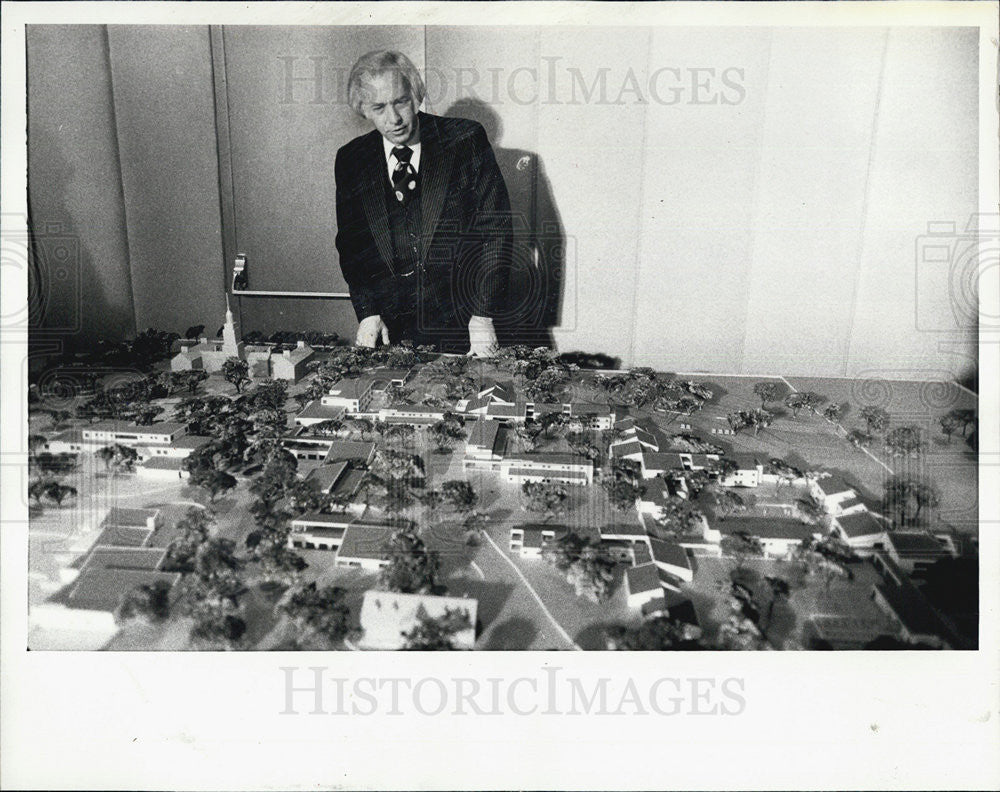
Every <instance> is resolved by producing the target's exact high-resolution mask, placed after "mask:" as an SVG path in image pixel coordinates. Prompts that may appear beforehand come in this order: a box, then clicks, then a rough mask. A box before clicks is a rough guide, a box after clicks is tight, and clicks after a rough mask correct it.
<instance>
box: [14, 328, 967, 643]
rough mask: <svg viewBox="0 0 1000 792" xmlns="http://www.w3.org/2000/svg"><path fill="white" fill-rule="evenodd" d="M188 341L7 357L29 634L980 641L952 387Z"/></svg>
mask: <svg viewBox="0 0 1000 792" xmlns="http://www.w3.org/2000/svg"><path fill="white" fill-rule="evenodd" d="M200 330H201V328H192V329H191V330H189V332H188V334H187V335H188V336H189V337H188V338H181V337H179V336H178V335H177V334H168V333H162V332H157V331H154V330H149V331H147V332H145V333H142V334H140V335H139V336H138V337H137V338H135V339H133V340H131V341H128V342H123V343H119V344H113V345H104V347H103V348H100V349H97V350H95V351H94V352H92V353H89V354H88V355H86V356H72V355H64V356H62V357H61V358H60V359H58V360H49V361H47V362H46V364H45V367H44V368H42V369H41V370H38V371H33V372H31V379H32V384H31V387H30V390H29V394H28V396H29V442H28V446H29V471H30V474H29V478H28V481H27V496H28V508H29V528H28V533H29V645H30V648H31V649H63V648H76V649H79V648H87V649H100V648H104V649H140V650H157V649H164V650H170V649H174V650H176V649H257V650H267V649H281V650H287V649H355V650H362V649H542V650H549V649H728V650H734V649H742V650H746V649H762V650H768V649H862V648H864V649H912V648H935V649H968V648H975V647H976V646H977V645H978V627H979V617H978V570H979V559H978V537H977V530H978V529H977V514H976V509H977V491H976V478H977V476H976V473H977V468H976V464H977V463H976V423H977V414H976V404H977V399H976V396H975V394H974V393H973V392H972V391H969V390H966V389H965V388H963V387H961V386H959V385H957V384H954V383H918V382H892V381H882V380H877V379H869V380H865V381H853V380H849V379H806V378H798V377H789V378H787V379H786V378H784V377H781V376H766V377H763V376H762V377H753V376H722V375H714V374H711V375H709V374H704V375H693V374H692V375H681V374H668V373H662V372H655V371H653V370H651V369H648V368H634V369H631V370H619V369H615V368H613V362H610V361H608V360H607V359H606V358H604V356H601V355H584V354H580V353H577V354H559V353H556V352H554V351H552V350H549V349H545V348H539V349H531V348H527V347H512V348H505V349H501V350H499V351H498V352H497V354H496V356H495V357H493V358H489V359H478V358H468V357H456V356H442V355H438V354H436V353H433V352H431V351H429V350H427V349H416V350H414V349H412V348H408V347H383V348H379V349H364V348H358V347H352V346H345V345H342V344H341V345H338V344H337V343H336V339H335V338H329V337H324V336H322V335H321V334H318V333H308V334H297V333H290V332H289V333H277V334H275V335H274V336H272V337H270V338H269V339H263V338H260V337H259V336H260V334H259V333H255V334H251V335H248V336H247V337H246V338H243V337H242V336H241V334H240V331H239V328H238V326H237V324H236V323H235V322H234V321H233V317H232V314H231V313H228V312H227V317H226V322H225V324H224V326H223V328H222V330H221V332H220V337H219V338H215V339H210V338H207V337H204V336H201V334H200ZM251 336H257V338H256V339H254V338H253V337H251Z"/></svg>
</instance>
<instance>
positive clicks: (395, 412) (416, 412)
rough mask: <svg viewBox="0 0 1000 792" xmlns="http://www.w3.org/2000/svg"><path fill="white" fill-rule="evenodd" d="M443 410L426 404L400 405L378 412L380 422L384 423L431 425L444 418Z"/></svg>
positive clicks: (384, 408)
mask: <svg viewBox="0 0 1000 792" xmlns="http://www.w3.org/2000/svg"><path fill="white" fill-rule="evenodd" d="M445 412H446V411H445V409H444V408H442V407H431V406H430V405H427V404H400V405H397V406H395V407H383V408H382V409H380V410H379V411H378V417H379V420H380V421H385V422H386V423H408V424H433V423H437V422H438V421H440V420H441V419H443V418H444V414H445Z"/></svg>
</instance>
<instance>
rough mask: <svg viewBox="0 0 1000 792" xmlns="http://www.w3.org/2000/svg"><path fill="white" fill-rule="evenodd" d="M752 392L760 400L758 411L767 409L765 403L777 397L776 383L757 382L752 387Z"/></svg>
mask: <svg viewBox="0 0 1000 792" xmlns="http://www.w3.org/2000/svg"><path fill="white" fill-rule="evenodd" d="M753 392H754V393H755V394H757V396H758V397H759V398H760V409H762V410H763V409H764V408H765V407H767V403H768V402H769V401H771V400H773V399H774V397H775V396H777V395H778V384H777V383H776V382H758V383H757V384H755V385H754V386H753Z"/></svg>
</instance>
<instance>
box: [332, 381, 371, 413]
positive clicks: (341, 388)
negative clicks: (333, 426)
mask: <svg viewBox="0 0 1000 792" xmlns="http://www.w3.org/2000/svg"><path fill="white" fill-rule="evenodd" d="M374 386H375V380H374V379H373V378H372V377H354V378H350V379H342V380H338V381H337V382H335V383H334V384H333V385H332V386H330V390H329V391H328V392H327V393H326V394H325V395H324V396H323V397H322V398H321V399H320V402H321V403H322V405H323V406H324V407H340V408H342V409H344V410H346V411H347V412H349V413H363V412H366V411H367V410H368V406H369V405H370V404H371V403H372V396H373V388H374Z"/></svg>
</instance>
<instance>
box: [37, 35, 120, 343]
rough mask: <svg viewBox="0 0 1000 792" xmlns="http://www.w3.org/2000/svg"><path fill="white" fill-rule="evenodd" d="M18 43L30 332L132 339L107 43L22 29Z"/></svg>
mask: <svg viewBox="0 0 1000 792" xmlns="http://www.w3.org/2000/svg"><path fill="white" fill-rule="evenodd" d="M26 37H27V61H28V62H27V78H28V199H29V205H30V211H31V214H32V218H31V219H32V222H33V224H34V227H35V232H36V234H37V235H38V237H39V248H38V251H37V252H38V254H39V255H38V258H37V260H36V264H37V266H38V267H39V271H40V281H39V283H40V288H41V289H42V290H43V293H44V305H45V311H44V314H42V315H41V316H39V317H37V323H36V322H35V321H33V322H32V327H33V328H35V327H36V324H37V325H38V326H39V327H38V330H39V331H40V333H43V334H46V335H52V334H56V335H58V337H60V338H61V339H62V340H63V341H64V342H65V343H66V344H67V346H69V347H71V348H78V349H81V348H87V347H88V346H90V345H92V344H93V343H94V342H95V341H97V340H99V339H101V338H109V339H118V338H123V337H125V336H128V335H131V334H132V333H134V332H135V317H134V314H133V309H132V288H131V284H130V282H129V266H128V243H127V239H126V233H125V206H124V202H123V200H122V187H121V174H120V170H119V167H118V150H117V144H116V140H115V126H114V107H113V105H112V100H111V75H110V71H109V68H108V52H107V38H106V36H105V32H104V27H103V26H100V25H76V26H66V25H29V26H28V28H27V31H26ZM63 242H67V243H68V246H66V245H63ZM60 250H68V251H70V255H69V256H68V257H67V258H64V257H61V256H59V255H58V253H59V251H60Z"/></svg>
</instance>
